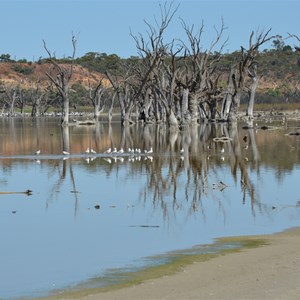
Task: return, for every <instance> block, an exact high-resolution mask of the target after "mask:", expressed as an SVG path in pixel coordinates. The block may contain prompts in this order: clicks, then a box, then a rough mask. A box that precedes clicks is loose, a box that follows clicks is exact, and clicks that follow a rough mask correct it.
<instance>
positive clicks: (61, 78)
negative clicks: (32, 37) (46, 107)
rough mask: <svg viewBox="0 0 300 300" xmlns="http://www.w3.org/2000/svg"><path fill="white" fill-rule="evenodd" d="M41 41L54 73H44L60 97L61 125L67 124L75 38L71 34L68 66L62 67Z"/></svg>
mask: <svg viewBox="0 0 300 300" xmlns="http://www.w3.org/2000/svg"><path fill="white" fill-rule="evenodd" d="M43 43H44V48H45V50H46V52H47V53H48V56H49V57H48V61H49V62H50V64H51V66H52V68H53V72H54V74H53V72H51V71H50V72H46V75H47V77H48V78H49V80H50V81H51V82H52V83H53V84H54V85H55V87H56V88H57V90H58V92H59V94H60V96H61V99H62V111H63V117H62V121H61V125H62V126H68V125H69V110H70V100H69V89H70V81H71V78H72V75H73V67H74V61H75V53H76V43H77V39H76V38H75V36H74V35H73V36H72V46H73V53H72V56H71V61H70V64H69V65H68V67H64V66H62V65H60V64H58V63H57V62H56V59H55V57H52V55H51V53H50V51H49V49H48V48H47V45H46V42H45V41H44V40H43Z"/></svg>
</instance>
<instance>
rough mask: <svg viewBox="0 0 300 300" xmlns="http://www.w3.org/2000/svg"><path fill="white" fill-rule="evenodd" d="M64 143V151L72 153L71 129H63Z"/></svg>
mask: <svg viewBox="0 0 300 300" xmlns="http://www.w3.org/2000/svg"><path fill="white" fill-rule="evenodd" d="M62 142H63V151H66V152H70V134H69V127H68V126H63V127H62Z"/></svg>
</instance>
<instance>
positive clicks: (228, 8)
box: [0, 0, 300, 60]
mask: <svg viewBox="0 0 300 300" xmlns="http://www.w3.org/2000/svg"><path fill="white" fill-rule="evenodd" d="M159 3H164V2H163V1H150V0H139V1H137V0H136V1H127V0H119V1H117V0H110V1H104V0H98V1H97V0H94V1H88V0H86V1H83V0H75V1H74V0H68V1H67V0H66V1H59V0H52V1H46V0H40V1H26V0H23V1H21V0H19V1H14V0H10V1H3V0H2V1H1V0H0V28H1V40H0V54H3V53H9V54H10V55H11V57H12V58H15V59H21V58H26V59H28V60H37V59H38V58H39V57H40V56H42V57H47V53H46V52H45V50H44V48H43V43H42V40H43V39H44V40H45V41H46V43H47V46H48V48H49V49H50V50H51V52H55V54H56V56H57V57H64V56H69V55H71V53H72V47H71V36H72V32H73V33H74V34H78V44H77V53H76V56H82V55H84V54H85V53H87V52H90V51H93V52H100V53H103V52H105V53H107V54H112V53H115V54H117V55H119V56H120V57H124V58H125V57H130V56H131V55H137V50H136V48H135V43H134V40H133V38H132V37H131V36H130V30H131V31H132V32H133V33H134V34H136V33H138V32H140V33H142V34H145V32H146V25H145V23H144V19H146V20H147V21H149V22H150V23H151V24H154V17H155V16H156V17H158V18H159V16H160V10H159ZM178 4H180V6H179V8H178V11H177V13H176V14H175V16H174V18H173V20H172V23H171V24H170V26H169V27H168V29H167V32H166V37H165V40H166V41H170V40H171V39H173V38H175V39H184V31H183V29H182V27H181V23H180V18H183V19H184V20H185V22H186V23H187V24H189V25H192V24H194V26H195V27H196V28H198V27H199V26H200V25H201V23H202V21H203V22H204V26H205V31H204V35H203V42H202V44H203V48H205V49H207V48H208V47H209V46H210V43H211V42H212V41H213V39H214V36H215V32H214V29H213V27H214V26H216V27H219V26H220V24H221V19H222V18H223V20H224V23H225V26H226V27H227V29H226V31H225V33H224V39H225V38H227V37H228V38H229V40H228V43H227V45H226V47H225V48H224V50H225V51H229V52H232V51H234V50H237V49H239V48H240V46H242V45H243V46H244V47H246V46H247V44H248V40H249V36H250V33H251V31H252V30H254V31H257V30H267V29H269V28H272V31H271V34H272V35H276V34H280V35H283V36H285V35H286V34H287V32H290V33H293V34H296V35H298V36H300V21H299V12H300V0H299V1H296V0H294V1H276V0H275V1H274V0H273V1H271V0H263V1H255V0H240V1H226V0H218V1H217V0H215V1H214V0H211V1H202V0H194V1H190V0H181V1H177V0H176V1H174V4H173V5H174V7H175V6H176V5H178ZM285 43H286V44H290V45H292V46H293V45H295V44H297V41H296V40H295V39H294V40H287V41H286V42H285ZM269 46H270V45H269ZM215 50H218V49H217V48H216V49H215Z"/></svg>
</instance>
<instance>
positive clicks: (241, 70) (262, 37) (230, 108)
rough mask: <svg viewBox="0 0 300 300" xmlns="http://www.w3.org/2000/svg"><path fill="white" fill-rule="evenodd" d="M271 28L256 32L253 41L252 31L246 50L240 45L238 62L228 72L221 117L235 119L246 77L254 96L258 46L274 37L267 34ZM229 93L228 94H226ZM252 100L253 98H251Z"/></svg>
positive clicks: (245, 87) (244, 88)
mask: <svg viewBox="0 0 300 300" xmlns="http://www.w3.org/2000/svg"><path fill="white" fill-rule="evenodd" d="M270 31H271V29H269V30H268V31H267V32H260V33H258V34H257V37H256V39H255V41H253V36H254V32H253V31H252V33H251V35H250V38H249V48H248V50H247V49H245V48H244V47H241V51H240V57H239V61H238V63H235V64H233V65H232V69H231V72H230V75H229V76H230V77H231V78H230V79H229V80H228V90H227V94H226V96H225V98H224V101H223V108H222V118H223V119H225V120H228V121H232V120H235V119H236V117H237V113H238V108H239V106H240V101H241V96H242V93H243V92H245V91H246V90H247V89H248V88H247V86H246V84H247V80H246V79H247V78H248V77H249V78H250V79H251V82H252V84H251V88H250V90H252V91H251V95H252V97H254V96H255V91H256V87H257V80H258V79H257V70H256V68H257V62H256V60H255V59H256V57H257V56H258V54H259V47H260V46H262V45H263V44H265V43H266V42H268V41H270V40H271V39H273V38H275V37H276V36H269V34H270ZM228 94H230V96H228ZM251 101H252V102H253V101H254V98H253V99H251ZM251 106H252V109H253V103H251ZM251 106H250V107H249V113H250V114H251Z"/></svg>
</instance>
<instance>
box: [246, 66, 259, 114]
mask: <svg viewBox="0 0 300 300" xmlns="http://www.w3.org/2000/svg"><path fill="white" fill-rule="evenodd" d="M256 73H257V72H256V66H255V68H254V70H253V72H252V73H249V77H250V78H251V85H250V91H249V94H250V96H249V102H248V107H247V113H246V115H247V116H248V117H249V118H253V107H254V101H255V93H256V88H257V85H258V77H257V75H256Z"/></svg>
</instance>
